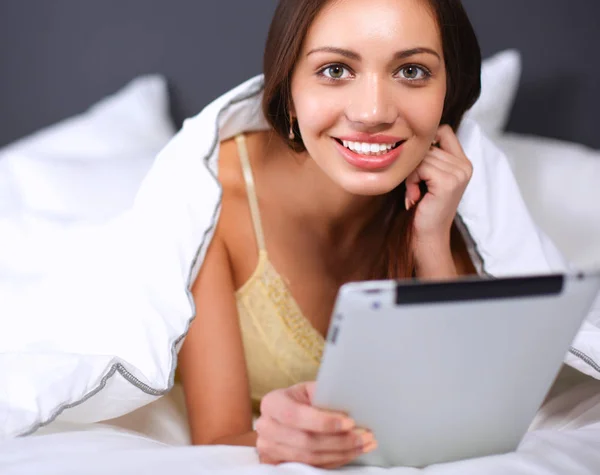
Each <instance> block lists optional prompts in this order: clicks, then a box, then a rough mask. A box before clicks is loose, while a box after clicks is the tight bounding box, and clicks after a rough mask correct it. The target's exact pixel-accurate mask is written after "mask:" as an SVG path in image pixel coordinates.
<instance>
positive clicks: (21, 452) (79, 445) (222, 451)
mask: <svg viewBox="0 0 600 475" xmlns="http://www.w3.org/2000/svg"><path fill="white" fill-rule="evenodd" d="M573 377H574V378H575V379H572V378H573ZM563 379H564V384H563V389H564V388H565V387H566V389H564V390H562V392H561V388H560V384H557V385H555V394H556V395H555V396H553V397H549V398H548V400H547V402H546V404H545V405H544V406H543V407H542V409H541V410H540V412H539V413H538V416H537V417H536V419H535V420H534V421H533V423H532V426H531V428H530V431H529V432H528V433H527V434H526V436H525V438H524V439H523V442H522V443H521V445H520V447H519V449H518V451H517V452H514V453H510V454H505V455H498V456H493V457H485V458H479V459H472V460H465V461H461V462H455V463H451V464H441V465H436V466H431V467H427V468H425V469H413V468H402V467H399V468H393V469H387V470H386V469H379V468H369V467H366V468H365V467H348V468H345V469H343V470H341V472H342V473H350V474H356V475H376V474H381V473H385V474H390V475H414V474H425V475H458V474H460V475H475V474H477V475H480V474H486V475H496V474H497V475H525V474H528V475H529V474H535V475H566V474H568V475H579V474H581V475H588V474H589V475H592V474H594V475H597V474H599V473H600V381H598V380H594V379H592V378H587V377H586V378H583V379H582V378H581V375H578V374H576V373H570V372H567V373H563ZM557 383H558V381H557ZM163 409H164V407H163ZM62 429H63V430H66V428H65V427H63V428H62ZM134 472H141V473H144V474H145V475H165V474H177V475H188V474H189V475H192V474H199V473H218V474H240V475H246V474H247V475H268V474H288V473H290V474H300V475H313V474H322V473H328V472H325V471H322V470H318V469H313V468H311V467H307V466H304V465H300V464H286V465H281V466H278V467H270V466H262V465H260V464H259V463H258V460H257V457H256V454H255V452H254V450H253V449H250V448H240V447H190V446H173V445H170V444H167V443H164V442H162V441H159V440H154V439H152V438H150V437H148V436H146V435H142V434H140V433H136V432H133V431H130V430H125V429H124V428H122V427H117V426H115V425H110V423H105V424H95V425H90V426H79V427H71V430H67V431H66V432H61V431H56V432H54V433H51V432H47V433H45V434H44V435H37V436H32V437H27V438H21V439H14V440H12V441H9V442H6V443H4V444H2V445H0V473H1V474H2V475H17V474H33V473H35V474H36V475H51V474H52V475H54V474H56V475H58V474H60V475H70V474H73V475H75V474H77V475H80V474H82V473H85V474H89V475H96V474H97V475H100V474H103V475H104V474H107V473H110V474H130V473H134Z"/></svg>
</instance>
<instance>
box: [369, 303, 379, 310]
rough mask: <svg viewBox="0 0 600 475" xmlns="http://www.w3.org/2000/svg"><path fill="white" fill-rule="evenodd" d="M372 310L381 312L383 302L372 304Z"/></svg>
mask: <svg viewBox="0 0 600 475" xmlns="http://www.w3.org/2000/svg"><path fill="white" fill-rule="evenodd" d="M371 308H372V309H373V310H379V309H380V308H381V302H373V303H372V304H371Z"/></svg>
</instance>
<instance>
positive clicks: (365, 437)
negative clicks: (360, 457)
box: [361, 432, 375, 447]
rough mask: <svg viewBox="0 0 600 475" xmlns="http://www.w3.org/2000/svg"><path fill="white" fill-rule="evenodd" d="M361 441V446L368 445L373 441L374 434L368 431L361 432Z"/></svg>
mask: <svg viewBox="0 0 600 475" xmlns="http://www.w3.org/2000/svg"><path fill="white" fill-rule="evenodd" d="M361 442H362V445H363V447H368V446H369V445H371V444H372V443H373V442H375V436H374V435H373V434H371V433H370V432H367V433H366V434H363V436H362V437H361Z"/></svg>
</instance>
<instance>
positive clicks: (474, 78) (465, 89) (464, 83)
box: [262, 0, 481, 279]
mask: <svg viewBox="0 0 600 475" xmlns="http://www.w3.org/2000/svg"><path fill="white" fill-rule="evenodd" d="M330 1H331V0H279V4H278V5H277V8H276V10H275V14H274V17H273V21H272V23H271V27H270V29H269V34H268V37H267V43H266V47H265V53H264V62H263V63H264V64H263V72H264V77H265V88H264V95H263V103H262V107H263V113H264V115H265V117H266V118H267V120H268V121H269V123H270V124H271V126H272V127H273V129H275V131H276V132H277V133H278V134H279V135H280V136H281V137H282V138H283V139H284V140H285V141H286V142H287V143H288V145H289V146H290V148H292V149H293V150H294V151H296V152H303V151H305V150H306V149H305V147H304V144H303V142H302V136H301V133H300V130H299V128H298V122H297V121H295V122H294V125H293V127H294V135H295V138H294V139H293V140H291V139H290V138H289V130H290V107H291V104H292V94H291V79H292V74H293V71H294V68H295V66H296V62H297V61H298V58H299V56H300V53H301V50H302V45H303V43H304V39H305V38H306V35H307V33H308V30H309V28H310V26H311V24H312V23H313V21H314V19H315V18H316V16H317V15H318V14H319V12H320V11H321V10H322V9H323V7H325V6H326V5H327V4H328V3H329V2H330ZM426 1H427V2H428V3H429V5H430V6H431V8H432V10H433V12H434V13H435V16H436V19H437V23H438V26H439V28H440V32H441V38H442V45H443V50H444V59H445V64H446V72H447V74H446V76H447V92H446V98H445V102H444V110H443V112H442V118H441V121H440V123H441V124H448V125H450V126H451V127H452V128H453V129H454V130H455V131H456V130H457V129H458V127H459V125H460V123H461V121H462V118H463V115H464V114H465V112H466V111H467V110H468V109H470V108H471V106H473V104H474V103H475V101H476V100H477V99H478V98H479V94H480V93H481V79H480V78H481V50H480V48H479V42H478V41H477V37H476V35H475V31H474V30H473V26H472V25H471V22H470V20H469V18H468V16H467V13H466V12H465V10H464V7H463V5H462V3H461V0H426ZM405 192H406V188H405V184H404V183H402V184H400V185H399V186H398V187H397V188H396V189H395V190H393V191H391V192H390V193H389V194H388V195H387V196H386V202H385V204H384V206H383V207H382V210H381V213H379V214H378V215H377V217H376V220H375V221H374V223H372V225H373V226H374V227H376V228H377V229H378V230H379V231H378V232H380V233H381V235H382V238H383V240H382V242H383V249H382V252H381V253H380V254H379V259H378V261H377V262H375V264H374V266H373V270H372V272H371V275H370V277H371V278H373V279H385V278H389V279H392V278H402V277H412V276H414V275H415V262H414V258H413V256H412V253H411V252H410V245H409V243H410V242H411V230H412V224H413V219H414V210H415V208H414V207H413V209H412V210H411V211H409V212H407V211H406V210H405V208H404V195H405ZM451 241H452V245H453V247H458V248H461V251H463V254H466V253H465V252H464V248H465V246H464V242H462V240H461V239H460V233H459V232H458V230H457V229H456V227H455V226H453V229H452V233H451Z"/></svg>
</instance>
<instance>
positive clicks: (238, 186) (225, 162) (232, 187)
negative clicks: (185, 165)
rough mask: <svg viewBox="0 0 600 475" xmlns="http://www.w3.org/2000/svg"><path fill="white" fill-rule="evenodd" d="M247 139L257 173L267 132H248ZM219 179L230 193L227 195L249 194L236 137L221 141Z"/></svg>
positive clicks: (242, 195) (224, 189)
mask: <svg viewBox="0 0 600 475" xmlns="http://www.w3.org/2000/svg"><path fill="white" fill-rule="evenodd" d="M245 141H246V146H247V149H248V156H249V157H248V158H249V160H250V164H251V167H252V171H253V174H254V175H256V172H258V171H260V170H259V169H260V167H261V160H260V157H262V155H263V153H261V152H262V149H263V148H264V142H265V133H264V132H254V133H249V134H246V135H245ZM219 181H220V183H221V186H222V187H223V192H224V193H226V194H227V195H228V196H227V197H237V198H239V197H243V198H245V197H246V196H247V195H246V184H245V181H244V174H243V172H242V164H241V161H240V155H239V151H238V144H237V142H236V140H235V138H231V139H228V140H224V141H223V142H221V146H220V150H219ZM224 198H225V197H224Z"/></svg>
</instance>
